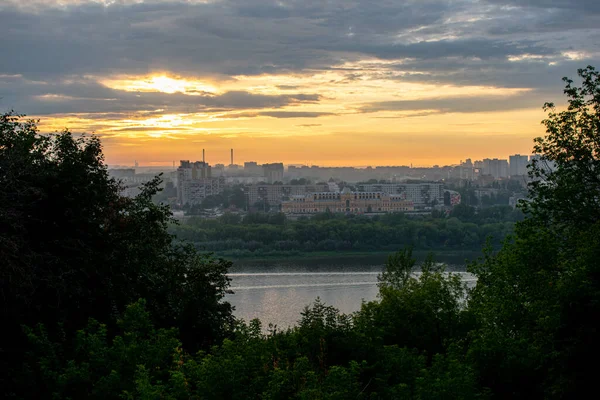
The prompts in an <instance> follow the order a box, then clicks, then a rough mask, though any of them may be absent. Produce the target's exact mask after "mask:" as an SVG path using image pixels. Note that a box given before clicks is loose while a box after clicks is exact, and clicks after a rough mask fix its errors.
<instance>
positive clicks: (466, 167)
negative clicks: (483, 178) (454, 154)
mask: <svg viewBox="0 0 600 400" xmlns="http://www.w3.org/2000/svg"><path fill="white" fill-rule="evenodd" d="M458 168H459V172H460V179H467V180H473V179H474V178H475V166H474V165H473V162H472V161H471V159H470V158H467V159H466V161H465V162H462V161H461V163H460V166H459V167H458Z"/></svg>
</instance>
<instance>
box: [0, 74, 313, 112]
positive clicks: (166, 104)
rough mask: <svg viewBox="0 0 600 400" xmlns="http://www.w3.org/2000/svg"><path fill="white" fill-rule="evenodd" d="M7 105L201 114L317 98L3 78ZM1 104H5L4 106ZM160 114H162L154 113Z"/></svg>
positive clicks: (1, 84)
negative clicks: (145, 89)
mask: <svg viewBox="0 0 600 400" xmlns="http://www.w3.org/2000/svg"><path fill="white" fill-rule="evenodd" d="M0 94H2V96H3V97H4V99H3V102H5V103H7V104H12V105H14V107H15V108H16V109H18V110H27V112H28V113H29V114H34V115H45V114H55V113H63V114H68V113H102V114H106V113H127V112H150V113H152V112H154V113H197V112H216V111H223V110H236V109H263V108H281V107H284V106H288V105H296V104H315V103H318V102H319V100H320V96H319V95H316V94H305V93H296V94H285V95H283V94H282V95H267V94H256V93H249V92H245V91H229V92H225V93H222V94H217V95H205V94H203V95H187V94H182V93H172V94H169V93H161V92H129V91H125V90H117V89H111V88H108V87H106V86H103V85H101V84H99V83H97V82H95V81H93V80H85V79H84V80H77V81H56V82H52V83H47V82H36V81H28V80H25V79H24V78H22V77H7V78H1V77H0ZM0 104H1V103H0ZM154 110H160V111H154Z"/></svg>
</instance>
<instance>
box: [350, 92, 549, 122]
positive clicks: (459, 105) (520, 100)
mask: <svg viewBox="0 0 600 400" xmlns="http://www.w3.org/2000/svg"><path fill="white" fill-rule="evenodd" d="M542 105H543V101H540V100H539V94H534V95H532V94H531V93H525V94H520V95H513V96H497V95H496V96H469V97H445V98H431V99H423V100H397V101H380V102H373V103H368V104H365V105H363V106H361V107H359V109H358V110H359V112H362V113H375V112H380V111H403V112H410V113H409V114H405V115H398V116H394V117H395V118H398V117H400V118H408V117H415V116H425V115H430V114H440V113H476V112H493V111H511V110H519V109H527V108H540V109H541V107H542ZM414 111H417V113H413V112H414Z"/></svg>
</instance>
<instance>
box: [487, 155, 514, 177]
mask: <svg viewBox="0 0 600 400" xmlns="http://www.w3.org/2000/svg"><path fill="white" fill-rule="evenodd" d="M508 172H509V171H508V160H499V159H497V158H493V159H490V158H484V159H483V171H482V175H491V176H492V177H494V179H501V178H508Z"/></svg>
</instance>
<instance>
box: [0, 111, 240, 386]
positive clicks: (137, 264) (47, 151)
mask: <svg viewBox="0 0 600 400" xmlns="http://www.w3.org/2000/svg"><path fill="white" fill-rule="evenodd" d="M103 161H104V159H103V155H102V147H101V143H100V141H99V139H98V138H97V137H93V136H92V137H87V136H81V137H75V136H74V135H72V134H71V133H70V132H68V131H63V132H61V133H57V134H53V135H40V134H39V133H38V129H37V126H36V122H35V121H25V120H23V117H22V116H20V115H16V114H13V113H9V114H5V115H2V116H1V117H0V259H2V269H1V277H0V278H1V279H0V293H1V294H2V296H0V313H1V315H0V317H1V318H2V322H3V328H4V329H3V331H4V333H5V334H6V335H8V339H5V343H6V344H9V345H3V346H2V352H3V353H4V354H3V357H2V365H1V368H2V371H0V373H1V376H2V377H1V378H0V379H5V380H6V381H5V382H2V383H3V384H2V387H3V388H5V389H6V390H7V391H9V392H10V391H11V390H15V386H14V385H18V382H19V379H25V378H24V376H25V375H24V374H23V371H21V370H20V368H19V365H20V360H21V359H22V357H23V353H24V351H25V349H26V348H27V346H26V343H25V338H24V335H23V333H22V329H21V326H22V325H29V326H33V325H35V324H38V323H42V324H44V325H46V327H47V328H48V330H49V333H50V334H51V335H59V334H60V335H62V333H61V332H64V335H63V336H64V340H67V341H69V340H72V338H73V333H74V332H75V331H76V330H77V329H80V328H82V327H83V326H85V324H86V323H87V321H88V318H96V319H97V320H99V321H103V322H105V323H107V324H108V327H109V328H108V329H109V332H110V330H111V327H112V326H114V323H115V319H116V318H117V317H118V316H119V315H120V314H121V313H122V312H123V311H124V310H125V308H126V307H127V305H129V304H131V303H133V302H135V301H137V299H139V298H145V299H146V300H147V301H148V307H147V308H148V312H149V313H150V315H151V317H152V321H153V322H154V323H155V324H156V326H157V328H171V327H177V328H179V331H180V339H181V340H182V342H183V345H184V346H185V347H187V348H189V349H190V350H192V351H195V350H197V349H199V348H201V347H203V346H207V345H209V344H210V343H214V341H216V340H219V339H220V338H222V337H223V336H224V335H225V334H226V331H227V330H228V326H229V325H230V324H231V323H232V322H233V317H232V314H231V307H230V305H229V304H228V303H225V302H223V301H222V299H223V297H224V295H225V292H226V290H227V287H228V283H229V281H228V278H227V277H226V275H225V273H226V271H227V269H228V267H229V266H230V263H229V262H226V261H224V260H216V259H212V258H211V257H208V256H205V255H200V254H197V253H196V252H195V250H194V249H193V248H192V247H191V246H189V245H184V244H180V243H177V242H175V241H174V238H173V236H172V235H171V234H169V233H168V232H167V226H168V224H169V223H171V222H173V221H172V219H171V213H170V210H169V208H168V206H166V205H156V204H154V203H153V202H152V198H153V196H155V194H156V193H157V192H158V191H159V190H160V189H159V185H160V178H159V177H156V178H155V179H154V180H152V181H151V182H149V183H147V184H146V185H144V186H143V188H142V191H141V193H140V194H139V195H138V196H137V197H135V198H127V197H124V196H122V195H121V191H122V189H123V187H122V186H121V184H120V183H119V182H117V181H115V180H114V179H111V178H110V177H109V176H108V171H107V168H106V165H105V164H104V162H103ZM59 328H60V329H59ZM38 389H39V388H38ZM32 390H33V389H32ZM31 395H32V396H34V397H37V396H36V395H34V394H31Z"/></svg>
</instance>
